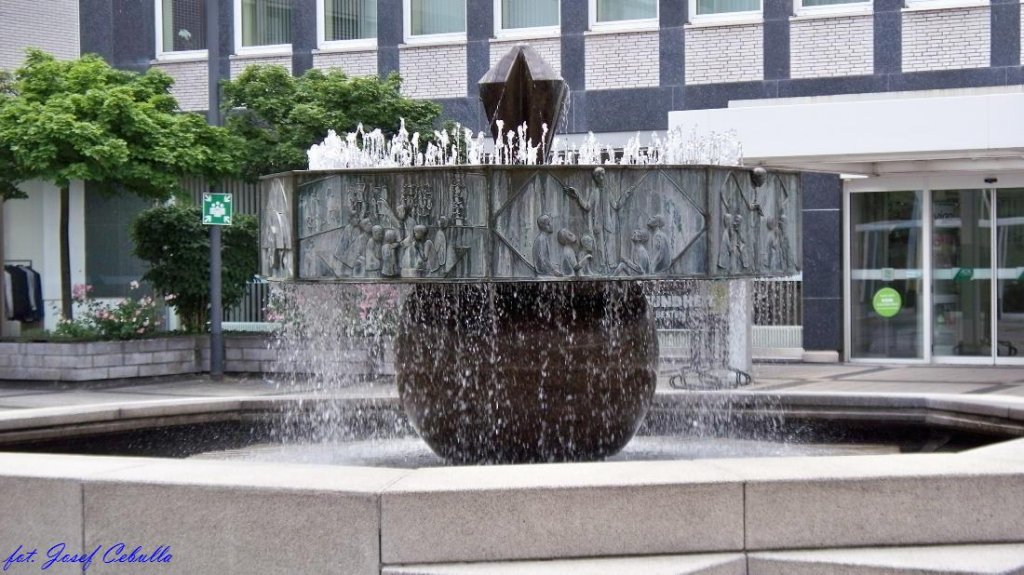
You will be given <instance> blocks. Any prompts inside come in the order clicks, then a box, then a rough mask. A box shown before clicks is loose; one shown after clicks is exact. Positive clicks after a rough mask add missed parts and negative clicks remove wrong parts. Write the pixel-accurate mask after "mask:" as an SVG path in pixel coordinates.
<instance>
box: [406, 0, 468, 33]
mask: <svg viewBox="0 0 1024 575" xmlns="http://www.w3.org/2000/svg"><path fill="white" fill-rule="evenodd" d="M405 30H406V40H410V39H414V37H416V36H433V38H431V39H432V40H444V39H451V40H459V39H464V38H465V34H466V0H405Z"/></svg>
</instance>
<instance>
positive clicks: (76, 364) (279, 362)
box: [0, 335, 394, 381]
mask: <svg viewBox="0 0 1024 575" xmlns="http://www.w3.org/2000/svg"><path fill="white" fill-rule="evenodd" d="M269 342H270V340H269V339H268V337H267V336H265V335H242V336H234V335H231V336H227V337H225V338H224V348H225V350H224V371H226V372H228V373H255V374H259V373H268V374H269V373H284V372H310V371H312V372H314V373H315V372H318V371H321V370H323V369H325V368H328V369H337V370H341V371H343V372H345V373H347V374H349V375H354V376H361V375H366V374H368V373H371V371H373V368H371V367H370V365H369V361H368V359H367V349H368V347H369V346H368V344H364V343H363V342H361V341H352V342H348V343H347V344H346V346H345V347H346V349H345V351H343V352H340V353H339V352H320V353H316V352H300V353H297V354H294V355H293V356H292V357H289V358H279V356H281V353H280V352H278V351H277V350H275V349H270V343H269ZM388 347H390V346H388ZM385 357H386V359H385V361H384V363H383V365H382V366H380V365H379V366H378V367H376V371H375V372H374V373H378V374H380V373H393V369H394V367H393V361H392V359H391V353H390V350H388V351H387V352H386V354H385ZM325 358H330V361H329V362H328V361H325ZM306 366H309V369H307V368H306ZM209 369H210V340H209V336H205V335H196V336H173V337H165V338H153V339H144V340H132V341H110V342H89V343H86V342H75V343H36V342H18V343H0V380H27V381H97V380H105V379H122V378H131V377H154V376H168V375H188V374H196V373H206V372H208V371H209Z"/></svg>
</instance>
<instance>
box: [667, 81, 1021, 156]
mask: <svg viewBox="0 0 1024 575" xmlns="http://www.w3.org/2000/svg"><path fill="white" fill-rule="evenodd" d="M668 121H669V128H670V129H672V128H675V127H677V126H682V127H683V128H684V129H689V128H690V127H691V126H694V125H695V126H697V128H698V130H699V131H700V132H701V133H708V132H711V131H715V132H724V131H728V130H735V131H736V132H737V133H738V135H739V139H740V141H741V142H743V155H744V160H745V163H746V164H748V165H756V164H764V165H771V166H775V167H784V168H793V169H797V170H821V171H834V172H840V173H848V174H860V175H865V176H884V175H896V174H908V173H922V172H1002V171H1010V170H1024V130H1021V126H1024V91H1022V90H1021V87H1014V88H1005V87H1000V88H983V89H968V90H942V91H932V92H898V93H887V94H858V95H846V96H825V97H810V98H794V99H784V100H783V99H774V100H756V101H737V102H731V103H730V104H729V107H728V108H721V109H714V110H692V111H683V112H670V113H669V118H668Z"/></svg>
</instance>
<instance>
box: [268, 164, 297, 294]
mask: <svg viewBox="0 0 1024 575" xmlns="http://www.w3.org/2000/svg"><path fill="white" fill-rule="evenodd" d="M289 204H290V202H289V199H288V193H287V191H285V188H284V183H283V182H282V181H281V180H273V181H271V182H270V193H269V196H268V197H267V203H266V208H264V212H263V238H264V239H263V246H262V247H263V270H264V273H266V274H268V275H269V276H270V277H276V278H289V277H292V276H293V275H294V270H293V269H292V266H293V263H292V249H293V248H292V210H291V205H289Z"/></svg>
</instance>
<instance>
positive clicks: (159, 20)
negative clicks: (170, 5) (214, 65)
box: [153, 0, 212, 62]
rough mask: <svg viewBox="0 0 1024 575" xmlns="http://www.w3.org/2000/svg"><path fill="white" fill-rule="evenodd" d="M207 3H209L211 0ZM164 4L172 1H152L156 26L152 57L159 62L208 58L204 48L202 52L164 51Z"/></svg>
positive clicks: (207, 52)
mask: <svg viewBox="0 0 1024 575" xmlns="http://www.w3.org/2000/svg"><path fill="white" fill-rule="evenodd" d="M207 1H208V2H210V1H212V0H207ZM164 2H174V0H153V8H154V15H155V20H154V22H155V24H156V34H154V35H155V36H156V51H155V52H153V54H154V57H155V58H156V59H157V60H159V61H161V62H174V61H186V60H205V59H206V58H209V54H210V53H209V51H207V49H206V48H203V49H202V50H172V51H170V52H167V51H164ZM207 41H209V40H207Z"/></svg>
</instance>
